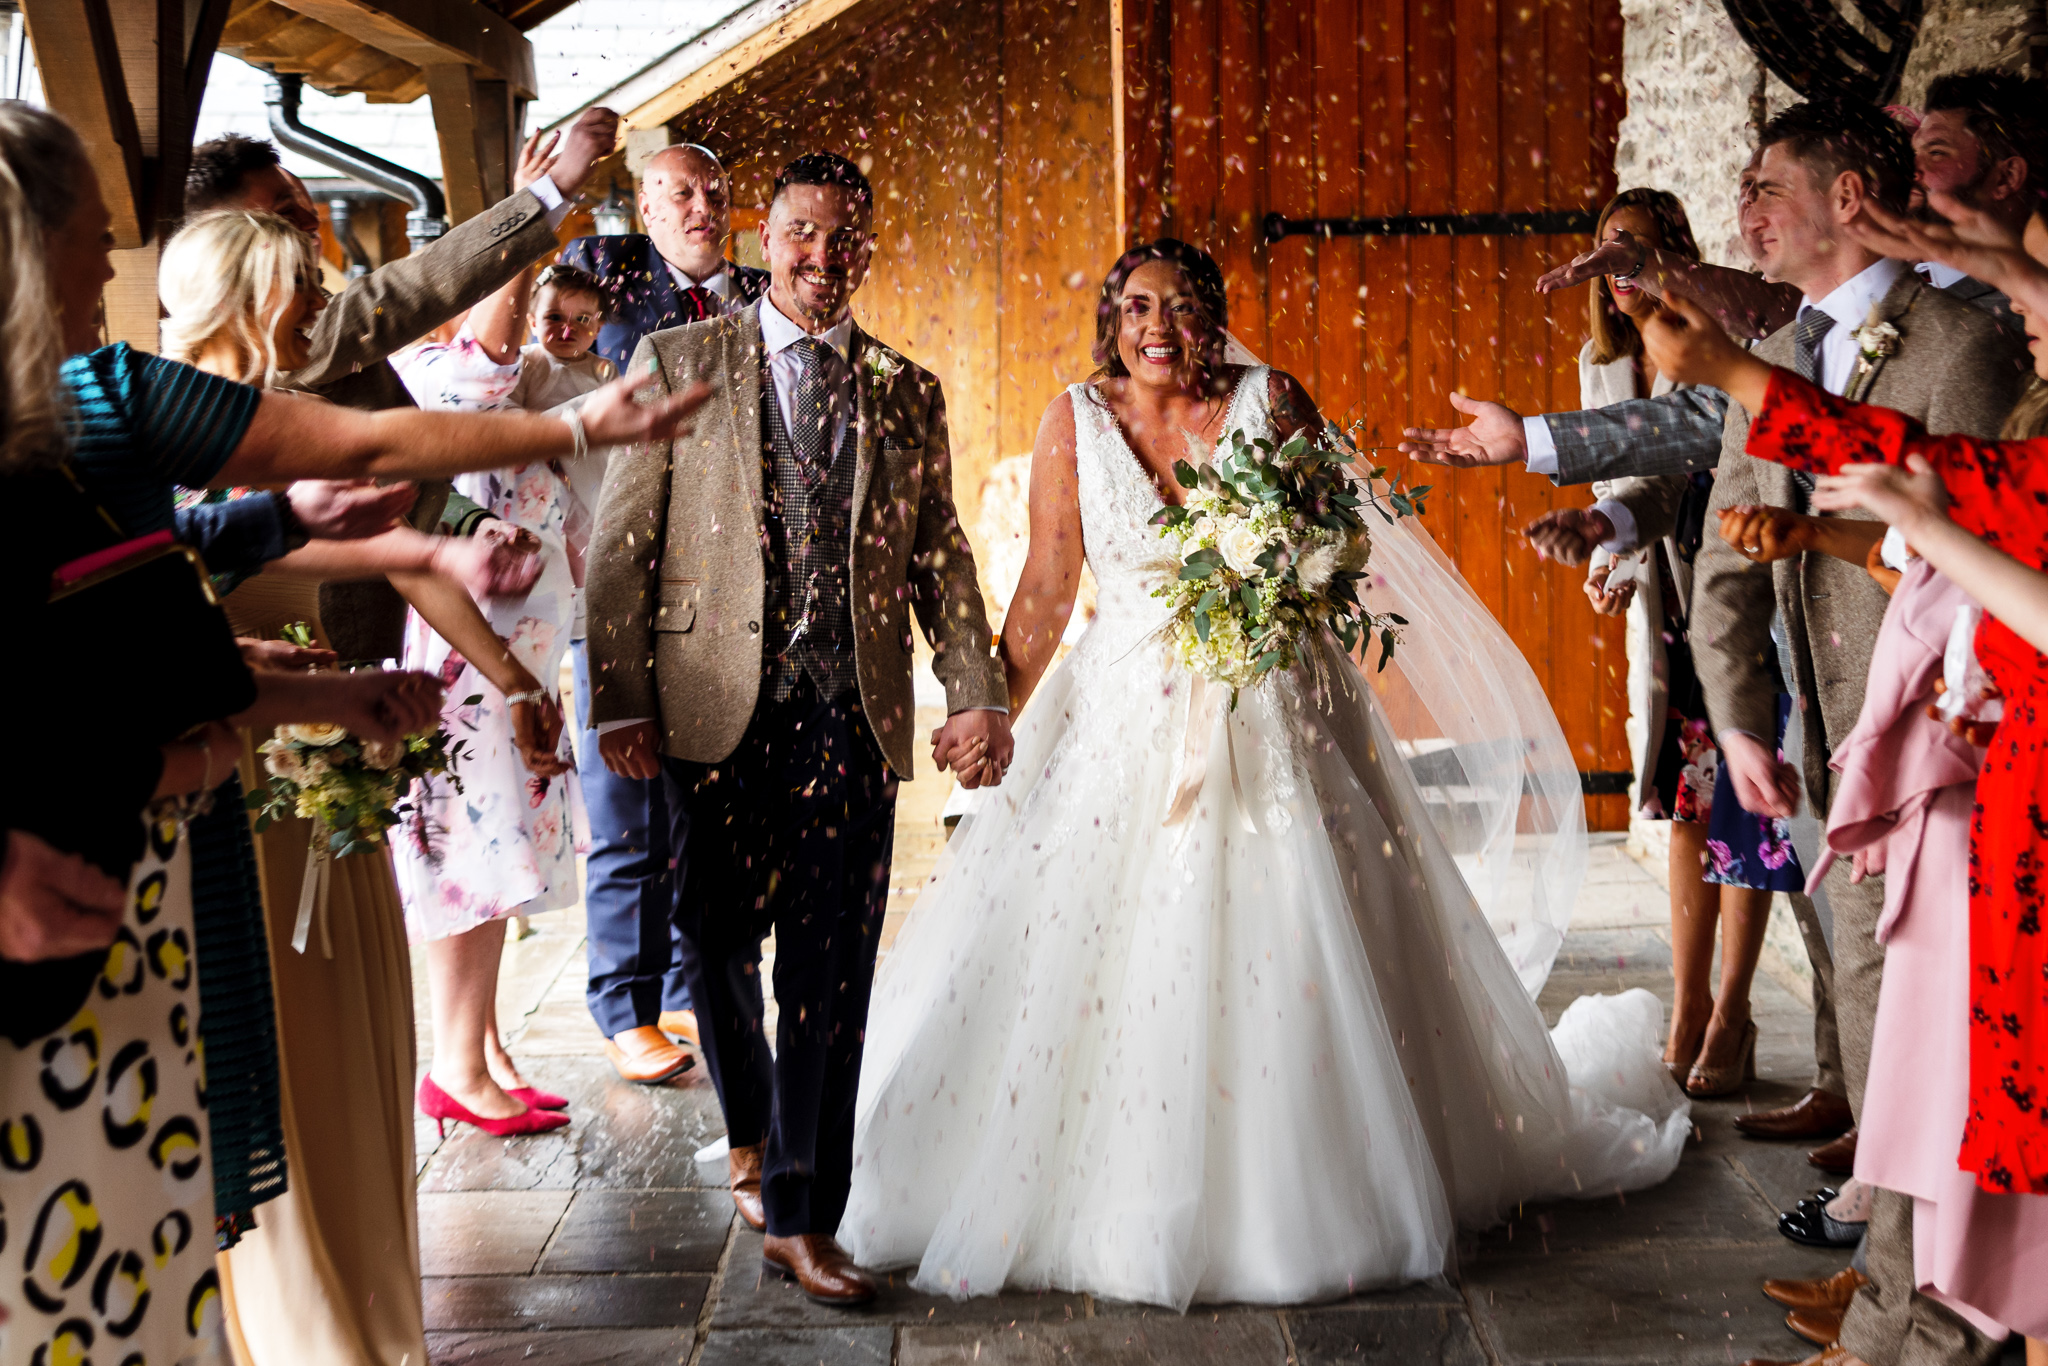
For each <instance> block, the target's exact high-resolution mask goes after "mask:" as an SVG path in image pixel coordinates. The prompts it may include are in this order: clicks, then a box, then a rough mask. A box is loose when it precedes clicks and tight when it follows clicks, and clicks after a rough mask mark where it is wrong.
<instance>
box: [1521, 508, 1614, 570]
mask: <svg viewBox="0 0 2048 1366" xmlns="http://www.w3.org/2000/svg"><path fill="white" fill-rule="evenodd" d="M1522 535H1523V536H1525V537H1527V538H1528V541H1529V544H1530V545H1532V546H1534V547H1535V549H1536V553H1537V554H1538V555H1540V556H1542V557H1543V558H1544V559H1547V560H1556V561H1557V562H1558V563H1559V564H1563V565H1570V566H1572V567H1574V568H1576V567H1577V566H1579V565H1582V564H1584V563H1585V562H1586V561H1587V560H1589V559H1591V558H1592V557H1593V552H1594V551H1595V550H1597V549H1599V548H1600V543H1601V542H1602V541H1611V540H1613V539H1614V523H1612V522H1610V521H1608V520H1607V514H1606V513H1604V512H1601V511H1599V510H1598V509H1596V508H1556V509H1553V510H1552V511H1550V512H1546V513H1544V514H1543V515H1542V516H1541V517H1538V518H1537V519H1536V520H1535V521H1533V522H1531V523H1529V525H1527V526H1525V527H1523V528H1522Z"/></svg>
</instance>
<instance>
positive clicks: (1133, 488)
mask: <svg viewBox="0 0 2048 1366" xmlns="http://www.w3.org/2000/svg"><path fill="white" fill-rule="evenodd" d="M1270 373H1271V372H1270V371H1269V369H1268V368H1267V367H1266V366H1263V365H1257V366H1253V367H1251V368H1250V369H1248V370H1246V371H1245V372H1244V374H1243V376H1242V377H1241V378H1240V379H1239V380H1238V384H1237V390H1236V392H1235V393H1233V394H1232V395H1231V399H1230V407H1229V410H1228V411H1227V412H1226V413H1225V414H1224V418H1223V428H1222V431H1223V434H1224V435H1225V436H1227V435H1228V434H1229V433H1231V432H1233V431H1239V430H1242V431H1243V432H1244V433H1245V435H1247V436H1250V437H1261V436H1263V437H1267V438H1269V439H1270V438H1271V437H1272V435H1273V415H1272V412H1271V410H1270V409H1269V408H1268V407H1267V403H1266V388H1267V377H1268V375H1269V374H1270ZM1067 393H1068V394H1069V395H1070V396H1071V398H1072V400H1073V404H1074V447H1075V449H1074V462H1075V473H1076V475H1077V477H1078V482H1079V485H1080V493H1081V542H1082V547H1083V549H1084V551H1085V552H1086V554H1087V557H1088V568H1089V569H1090V571H1092V572H1093V573H1094V575H1095V585H1096V593H1097V596H1096V624H1097V626H1098V627H1109V628H1112V629H1113V630H1115V631H1116V633H1117V634H1119V635H1122V634H1124V632H1125V631H1127V630H1129V629H1130V628H1133V627H1141V628H1142V629H1145V630H1150V629H1151V628H1152V627H1154V626H1156V625H1158V623H1159V622H1160V621H1161V620H1162V619H1163V618H1164V617H1165V615H1166V610H1165V604H1164V603H1163V602H1161V601H1160V600H1159V599H1157V598H1155V597H1153V596H1152V590H1153V589H1155V588H1157V587H1159V585H1160V584H1161V583H1163V582H1164V581H1165V579H1166V576H1167V575H1168V574H1169V573H1171V572H1173V570H1174V560H1173V557H1172V555H1171V554H1170V553H1169V552H1168V551H1167V549H1166V547H1165V545H1164V543H1163V542H1161V540H1160V539H1159V532H1158V528H1156V527H1154V526H1153V525H1152V524H1151V523H1152V515H1153V514H1154V513H1156V512H1158V511H1159V501H1160V500H1159V490H1158V489H1157V488H1156V487H1155V486H1154V485H1153V483H1152V479H1151V476H1150V475H1149V474H1148V473H1147V472H1146V470H1145V467H1144V465H1143V464H1142V463H1141V462H1140V461H1139V459H1138V455H1137V452H1135V451H1134V450H1132V449H1131V446H1130V443H1129V442H1127V441H1125V440H1124V435H1123V430H1122V428H1120V427H1119V426H1118V425H1117V420H1116V414H1115V413H1113V412H1112V411H1110V407H1109V405H1108V403H1106V402H1105V401H1104V400H1103V398H1102V395H1101V394H1100V393H1099V392H1098V391H1097V389H1096V388H1095V386H1094V385H1093V384H1075V385H1070V386H1068V389H1067Z"/></svg>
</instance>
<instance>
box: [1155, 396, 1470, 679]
mask: <svg viewBox="0 0 2048 1366" xmlns="http://www.w3.org/2000/svg"><path fill="white" fill-rule="evenodd" d="M1217 452H1218V453H1217V456H1216V458H1215V459H1214V460H1213V461H1212V462H1210V463H1207V464H1204V465H1202V466H1200V467H1197V466H1195V465H1193V464H1191V463H1189V462H1188V461H1186V460H1181V461H1177V462H1176V463H1175V464H1174V467H1173V470H1174V477H1175V478H1176V479H1178V480H1179V481H1180V484H1181V487H1183V488H1185V489H1187V490H1189V493H1188V499H1187V502H1186V504H1185V505H1183V506H1181V507H1173V506H1170V505H1169V506H1167V507H1163V508H1161V509H1160V510H1159V512H1158V513H1157V514H1156V515H1155V516H1154V517H1153V518H1152V521H1153V523H1154V524H1155V525H1156V526H1158V528H1159V534H1160V536H1161V537H1163V538H1164V539H1165V540H1166V541H1167V543H1168V544H1169V545H1170V546H1171V547H1172V549H1173V554H1174V557H1175V558H1176V559H1177V560H1179V561H1180V572H1179V574H1178V575H1177V576H1176V577H1175V578H1174V579H1172V580H1171V581H1169V582H1168V583H1167V584H1166V585H1165V586H1164V587H1161V588H1159V589H1157V590H1155V591H1154V593H1153V596H1155V597H1163V598H1166V599H1167V600H1168V601H1169V602H1170V603H1171V604H1172V606H1173V609H1174V611H1173V617H1172V619H1171V620H1170V621H1169V622H1168V624H1167V627H1166V630H1167V637H1168V640H1169V643H1170V644H1171V645H1172V647H1173V650H1174V653H1175V654H1176V656H1177V657H1178V658H1179V660H1180V662H1181V663H1182V664H1183V665H1185V666H1186V667H1187V668H1188V669H1189V670H1191V671H1193V672H1194V673H1196V674H1198V675H1200V676H1201V677H1203V678H1206V679H1209V680H1210V681H1212V682H1215V683H1219V684H1221V685H1223V686H1225V687H1227V688H1229V689H1230V690H1231V701H1232V703H1233V705H1234V704H1235V702H1236V698H1237V691H1238V689H1240V688H1244V687H1247V686H1250V685H1252V684H1255V683H1257V682H1259V680H1261V679H1263V678H1264V677H1265V676H1266V675H1267V674H1269V673H1271V672H1272V671H1273V670H1275V669H1285V668H1288V667H1289V666H1291V665H1292V664H1294V663H1295V661H1296V660H1297V659H1298V658H1299V657H1300V654H1301V650H1302V647H1303V645H1304V644H1305V642H1306V641H1307V640H1308V639H1309V638H1310V636H1311V635H1312V633H1313V632H1315V631H1317V630H1321V629H1328V630H1329V631H1330V632H1331V634H1333V635H1335V636H1336V638H1337V639H1338V641H1339V642H1341V643H1342V644H1343V646H1344V650H1345V653H1347V654H1349V653H1352V652H1354V651H1356V650H1357V649H1358V647H1359V644H1360V642H1361V641H1364V642H1370V641H1371V639H1372V637H1373V636H1374V635H1375V634H1377V635H1378V636H1379V640H1380V658H1379V667H1380V668H1382V669H1384V668H1385V667H1386V666H1387V661H1388V660H1389V659H1390V658H1392V657H1393V653H1394V646H1395V645H1396V644H1397V643H1398V641H1399V639H1400V635H1399V632H1398V630H1397V628H1398V627H1401V626H1406V625H1407V624H1408V623H1407V620H1406V619H1405V618H1403V617H1400V616H1397V615H1396V614H1394V613H1392V612H1386V613H1373V612H1368V611H1367V610H1366V609H1365V607H1364V606H1363V605H1362V604H1361V603H1360V602H1359V600H1358V589H1357V583H1358V580H1360V579H1362V578H1364V577H1365V569H1366V565H1367V563H1368V562H1369V561H1370V560H1371V558H1372V537H1371V534H1370V533H1369V531H1368V530H1367V528H1366V522H1365V517H1364V509H1365V508H1367V507H1371V508H1372V509H1373V510H1374V511H1376V512H1378V513H1379V514H1380V516H1381V517H1383V518H1385V519H1386V520H1387V522H1388V523H1389V524H1391V523H1392V522H1393V520H1394V518H1396V517H1408V516H1415V515H1417V514H1419V513H1421V512H1422V511H1423V510H1424V509H1423V504H1422V500H1423V498H1424V497H1425V496H1426V495H1427V494H1428V493H1429V486H1428V485H1424V486H1422V487H1420V488H1414V489H1410V490H1409V491H1407V492H1406V493H1403V492H1401V491H1400V489H1399V488H1398V486H1397V485H1395V484H1389V485H1388V492H1387V496H1386V499H1385V501H1384V503H1383V502H1382V500H1381V497H1380V496H1379V495H1378V494H1376V493H1375V492H1374V491H1373V484H1372V481H1381V482H1384V481H1385V480H1386V475H1387V471H1386V469H1385V468H1384V467H1381V468H1377V469H1374V470H1373V471H1372V476H1371V481H1368V482H1366V483H1364V484H1361V483H1359V482H1357V481H1356V480H1354V479H1353V478H1352V477H1351V475H1350V474H1349V473H1348V472H1347V470H1346V466H1347V465H1349V464H1350V463H1351V461H1352V460H1353V459H1354V458H1355V455H1356V452H1355V451H1354V450H1353V449H1352V448H1351V447H1350V446H1348V445H1347V444H1346V443H1345V442H1344V440H1343V438H1342V437H1341V435H1339V434H1338V433H1337V432H1336V430H1335V429H1334V428H1327V427H1326V428H1324V429H1323V430H1322V431H1319V432H1316V433H1313V434H1310V433H1306V432H1303V433H1298V434H1296V435H1295V436H1293V437H1291V438H1290V439H1289V440H1288V441H1287V442H1286V443H1285V444H1283V445H1281V446H1279V447H1277V448H1276V447H1275V446H1274V444H1273V443H1272V442H1271V441H1268V440H1266V439H1264V438H1259V439H1256V440H1253V439H1249V438H1247V437H1246V436H1245V434H1244V433H1243V432H1242V431H1236V432H1232V433H1231V434H1230V436H1229V438H1228V439H1227V440H1226V441H1225V442H1224V443H1221V444H1219V445H1218V447H1217ZM1390 509H1391V510H1390Z"/></svg>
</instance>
